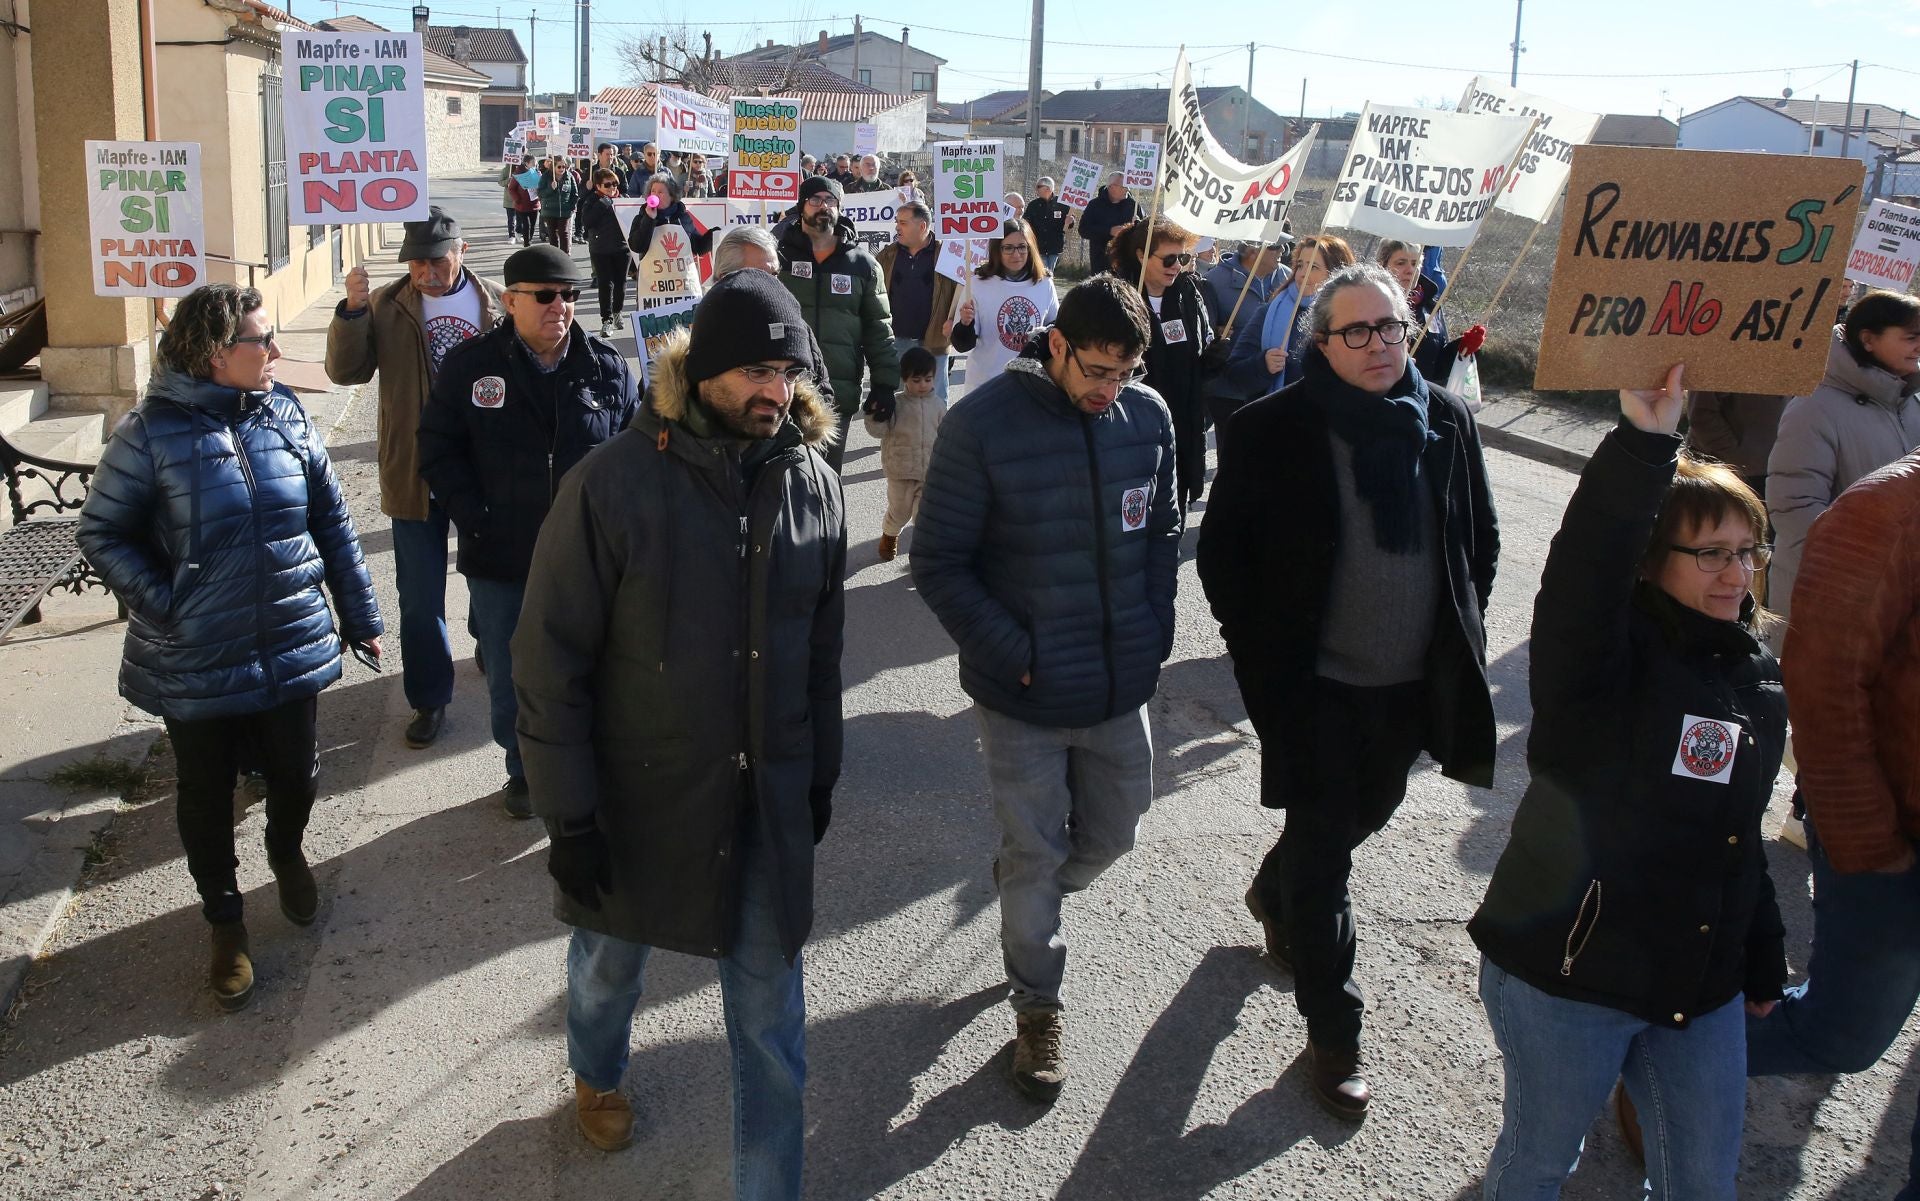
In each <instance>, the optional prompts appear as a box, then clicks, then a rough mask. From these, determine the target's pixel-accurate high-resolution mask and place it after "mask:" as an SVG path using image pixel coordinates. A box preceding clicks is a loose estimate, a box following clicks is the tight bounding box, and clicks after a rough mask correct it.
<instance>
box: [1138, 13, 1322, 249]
mask: <svg viewBox="0 0 1920 1201" xmlns="http://www.w3.org/2000/svg"><path fill="white" fill-rule="evenodd" d="M1319 132H1320V127H1319V126H1318V125H1316V126H1314V127H1313V128H1312V129H1311V130H1309V131H1307V136H1306V137H1304V138H1302V139H1300V142H1299V143H1298V144H1297V145H1295V146H1294V148H1293V149H1292V150H1289V151H1288V152H1287V153H1286V154H1284V155H1282V156H1281V157H1280V158H1279V159H1278V160H1276V161H1274V162H1271V163H1264V164H1261V165H1260V166H1250V165H1249V164H1247V163H1243V162H1241V161H1240V160H1239V159H1237V158H1234V157H1233V156H1232V155H1230V154H1228V153H1227V152H1226V150H1225V149H1223V148H1222V147H1221V145H1220V143H1219V141H1217V140H1216V139H1215V138H1214V136H1213V131H1211V130H1209V129H1208V128H1207V122H1206V118H1205V117H1203V116H1201V114H1200V93H1199V92H1198V91H1197V90H1195V88H1194V86H1193V75H1192V72H1191V71H1189V70H1188V68H1187V55H1186V52H1185V51H1184V50H1183V51H1181V53H1180V59H1179V61H1178V62H1176V63H1175V64H1174V68H1173V87H1172V88H1171V89H1170V90H1169V92H1168V96H1167V147H1166V155H1167V169H1166V183H1165V185H1164V191H1163V192H1162V198H1161V203H1160V207H1161V211H1163V212H1165V213H1166V214H1167V218H1168V219H1169V220H1171V221H1173V222H1174V223H1175V224H1177V225H1179V226H1180V227H1181V228H1182V229H1185V230H1188V231H1190V232H1192V233H1196V234H1205V235H1209V236H1212V237H1216V238H1260V239H1262V240H1266V239H1269V238H1271V237H1272V236H1273V235H1274V232H1275V231H1277V230H1278V229H1279V227H1280V222H1281V221H1283V220H1285V219H1286V215H1287V211H1288V210H1289V209H1290V208H1292V206H1293V202H1294V200H1295V199H1296V194H1297V192H1298V190H1299V184H1300V177H1301V175H1302V174H1303V173H1304V170H1303V168H1304V164H1305V163H1306V161H1307V156H1308V155H1310V154H1312V153H1313V143H1314V139H1315V138H1317V137H1318V136H1319Z"/></svg>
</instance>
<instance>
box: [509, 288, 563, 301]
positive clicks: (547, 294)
mask: <svg viewBox="0 0 1920 1201" xmlns="http://www.w3.org/2000/svg"><path fill="white" fill-rule="evenodd" d="M507 291H509V292H512V293H513V294H514V295H515V296H528V297H531V298H532V299H533V303H535V304H552V303H553V302H554V301H556V300H564V301H566V302H567V303H568V304H572V303H573V302H574V301H576V300H578V299H580V289H578V288H535V289H534V290H533V291H531V292H529V291H526V290H525V289H523V288H508V289H507Z"/></svg>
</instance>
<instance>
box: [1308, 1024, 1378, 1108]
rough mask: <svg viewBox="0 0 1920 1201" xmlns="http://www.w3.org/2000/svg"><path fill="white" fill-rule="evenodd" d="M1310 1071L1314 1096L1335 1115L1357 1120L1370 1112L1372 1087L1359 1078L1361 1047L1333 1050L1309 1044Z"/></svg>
mask: <svg viewBox="0 0 1920 1201" xmlns="http://www.w3.org/2000/svg"><path fill="white" fill-rule="evenodd" d="M1307 1073H1308V1077H1309V1079H1310V1081H1311V1082H1312V1084H1313V1095H1314V1099H1315V1100H1317V1101H1319V1102H1320V1104H1321V1106H1322V1107H1324V1108H1325V1109H1326V1111H1327V1112H1328V1113H1330V1114H1332V1115H1333V1116H1334V1117H1336V1118H1344V1119H1345V1120H1347V1121H1349V1122H1357V1121H1359V1120H1360V1119H1362V1118H1364V1117H1366V1116H1367V1104H1368V1102H1370V1101H1372V1100H1373V1090H1372V1089H1370V1088H1368V1087H1367V1082H1366V1081H1365V1080H1363V1079H1361V1078H1360V1049H1359V1048H1358V1047H1355V1048H1353V1049H1352V1050H1348V1051H1334V1050H1330V1049H1328V1048H1326V1047H1322V1046H1319V1045H1318V1044H1316V1043H1312V1042H1309V1043H1308V1044H1307Z"/></svg>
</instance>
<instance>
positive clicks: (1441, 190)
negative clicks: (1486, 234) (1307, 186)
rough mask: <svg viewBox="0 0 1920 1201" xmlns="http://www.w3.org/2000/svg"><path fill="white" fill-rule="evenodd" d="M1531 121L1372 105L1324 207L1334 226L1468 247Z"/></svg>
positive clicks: (1426, 243) (1356, 131)
mask: <svg viewBox="0 0 1920 1201" xmlns="http://www.w3.org/2000/svg"><path fill="white" fill-rule="evenodd" d="M1532 124H1533V118H1531V117H1521V116H1494V115H1486V116H1475V115H1473V114H1471V113H1449V112H1441V111H1439V110H1437V109H1426V108H1395V107H1391V106H1389V105H1384V104H1372V103H1369V104H1368V105H1367V107H1366V108H1364V109H1362V110H1361V112H1360V119H1359V121H1358V122H1356V123H1355V125H1354V132H1353V142H1352V144H1351V145H1350V146H1349V147H1348V148H1347V160H1346V164H1345V165H1344V166H1343V167H1342V168H1341V171H1340V178H1339V179H1337V180H1335V181H1334V185H1333V199H1332V201H1331V202H1330V203H1329V204H1328V205H1327V215H1326V220H1325V224H1326V225H1327V226H1329V227H1344V228H1346V229H1358V230H1364V231H1366V232H1367V233H1370V234H1378V235H1380V236H1381V237H1383V238H1402V239H1405V240H1406V241H1409V242H1419V243H1420V244H1422V245H1424V246H1465V245H1466V244H1467V243H1469V242H1471V241H1473V234H1474V231H1475V230H1477V229H1479V228H1480V222H1481V221H1483V220H1485V219H1486V215H1487V213H1488V212H1489V211H1490V210H1491V209H1492V208H1493V206H1494V202H1495V201H1497V200H1499V199H1500V196H1501V193H1502V192H1503V191H1504V185H1505V183H1506V172H1507V164H1508V163H1510V162H1512V161H1513V156H1514V152H1515V151H1517V150H1519V149H1520V140H1521V139H1522V138H1524V137H1526V136H1527V130H1528V128H1529V127H1530V126H1531V125H1532Z"/></svg>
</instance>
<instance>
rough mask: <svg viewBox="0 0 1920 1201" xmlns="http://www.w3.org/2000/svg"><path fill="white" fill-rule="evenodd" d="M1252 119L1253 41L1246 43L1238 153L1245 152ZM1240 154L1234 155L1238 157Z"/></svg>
mask: <svg viewBox="0 0 1920 1201" xmlns="http://www.w3.org/2000/svg"><path fill="white" fill-rule="evenodd" d="M1252 120H1253V43H1252V42H1248V43H1247V102H1246V103H1245V104H1243V105H1241V106H1240V154H1245V153H1246V152H1247V127H1248V122H1250V121H1252ZM1240 154H1236V155H1234V157H1235V158H1239V157H1240Z"/></svg>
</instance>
